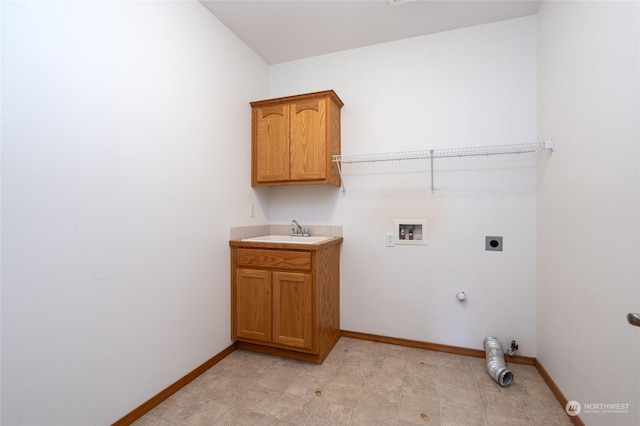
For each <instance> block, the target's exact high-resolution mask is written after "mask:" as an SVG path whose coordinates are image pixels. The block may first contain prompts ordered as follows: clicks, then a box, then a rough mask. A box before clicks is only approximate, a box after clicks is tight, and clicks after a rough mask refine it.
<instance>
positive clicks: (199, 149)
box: [1, 2, 268, 425]
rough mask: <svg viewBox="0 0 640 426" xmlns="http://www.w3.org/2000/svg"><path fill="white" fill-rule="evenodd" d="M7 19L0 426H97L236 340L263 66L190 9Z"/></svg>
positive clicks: (36, 7) (130, 6)
mask: <svg viewBox="0 0 640 426" xmlns="http://www.w3.org/2000/svg"><path fill="white" fill-rule="evenodd" d="M2 8H3V10H2V42H3V44H2V78H3V80H2V104H3V105H2V255H3V257H2V418H1V422H2V424H6V425H16V424H27V425H36V424H38V425H47V424H57V425H89V424H109V423H111V422H113V421H115V420H117V419H118V418H120V417H121V416H123V415H124V414H126V413H127V412H129V411H130V410H132V409H134V408H135V407H137V406H139V405H140V404H141V403H143V402H144V401H145V400H147V399H148V398H150V397H151V396H153V395H154V394H156V393H157V392H159V391H160V390H162V389H164V388H165V387H166V386H168V385H169V384H171V383H173V382H174V381H175V380H177V379H178V378H181V377H182V376H184V375H185V374H186V373H188V372H189V371H191V370H192V369H193V368H195V367H196V366H198V365H199V364H201V363H202V362H204V361H206V360H207V359H209V358H210V357H212V356H213V355H215V354H216V353H218V352H220V351H221V350H222V349H224V348H225V347H227V346H228V345H229V344H230V343H231V342H230V339H229V255H228V251H229V249H228V243H227V240H228V232H229V227H230V226H232V225H233V226H237V225H248V224H249V223H248V221H249V219H248V206H249V204H250V203H257V202H258V201H259V200H258V199H257V198H256V195H255V194H254V192H253V191H251V189H250V176H249V167H250V164H249V155H250V148H249V147H250V143H249V141H250V126H249V123H250V110H249V107H248V102H249V101H250V100H253V99H260V98H263V97H265V96H266V95H267V77H268V75H267V66H266V64H265V63H264V62H263V61H262V60H260V59H259V58H258V57H257V55H256V54H255V53H254V52H252V51H251V50H249V49H248V48H247V47H246V45H244V44H243V43H241V42H240V41H239V40H238V39H237V38H236V37H235V36H234V35H233V34H232V33H231V32H230V31H229V30H228V29H227V28H225V27H224V26H223V25H222V24H221V23H220V22H219V21H217V20H216V19H215V18H214V17H213V16H212V15H211V13H209V12H208V11H207V10H206V9H204V8H203V7H202V5H200V4H199V3H197V2H39V3H35V2H3V5H2ZM256 213H257V216H258V217H257V218H256V219H254V221H253V222H260V223H265V222H266V219H265V215H264V212H262V211H260V210H258V211H257V212H256ZM245 217H246V218H247V219H246V220H247V223H244V219H242V218H245ZM253 222H252V223H253Z"/></svg>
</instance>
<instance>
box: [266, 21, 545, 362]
mask: <svg viewBox="0 0 640 426" xmlns="http://www.w3.org/2000/svg"><path fill="white" fill-rule="evenodd" d="M330 88H331V89H334V90H335V91H336V93H338V95H339V96H340V97H341V99H342V100H343V101H344V103H345V106H344V108H343V109H342V124H343V126H342V152H343V153H344V154H352V153H374V152H385V151H400V150H412V149H429V148H448V147H467V146H476V145H499V144H513V143H525V142H535V141H536V18H535V17H526V18H520V19H514V20H509V21H503V22H499V23H494V24H490V25H483V26H477V27H471V28H466V29H461V30H456V31H449V32H444V33H439V34H434V35H429V36H424V37H417V38H412V39H407V40H402V41H397V42H392V43H386V44H381V45H376V46H371V47H366V48H360V49H355V50H350V51H344V52H339V53H335V54H330V55H325V56H319V57H314V58H310V59H304V60H300V61H294V62H289V63H284V64H280V65H274V66H271V67H270V84H269V90H270V94H271V96H284V95H290V94H296V93H304V92H311V91H316V90H325V89H330ZM474 165H475V163H473V162H472V163H465V164H463V163H458V164H457V166H458V169H457V170H458V172H457V174H458V175H459V176H457V177H456V178H455V179H454V180H452V181H446V179H445V181H442V179H443V178H444V177H446V176H445V174H439V175H437V176H436V179H441V180H436V192H435V193H434V194H433V195H432V194H431V193H430V191H428V189H427V186H428V184H429V183H428V179H422V180H420V179H419V178H418V177H416V176H414V175H410V176H409V175H404V174H401V173H395V174H390V175H383V174H374V175H372V176H370V177H369V178H367V179H359V178H354V179H351V180H349V179H345V182H346V185H347V194H346V195H345V196H343V195H342V194H341V193H340V191H339V190H338V189H337V188H335V187H333V188H332V187H285V188H272V189H269V197H270V204H269V220H270V222H272V223H287V222H289V221H290V220H291V219H293V218H296V219H297V220H298V221H299V222H300V223H302V224H304V223H321V224H324V223H327V224H338V225H343V226H344V238H345V240H344V245H343V250H342V256H341V262H342V263H341V267H342V271H341V272H342V276H341V286H342V292H341V297H342V300H341V316H342V324H341V326H342V328H343V329H346V330H354V331H359V332H368V333H374V334H380V335H386V336H393V337H402V338H408V339H415V340H420V341H427V342H434V343H441V344H448V345H457V346H463V347H471V348H482V342H483V339H484V338H485V337H487V336H489V335H496V336H497V337H499V338H500V339H501V340H502V341H503V343H504V344H505V345H506V344H508V343H509V342H510V341H511V339H516V340H518V341H519V342H520V348H521V350H520V353H521V354H523V355H528V356H535V354H536V348H535V344H536V342H535V316H536V312H535V279H536V276H535V275H536V268H535V246H536V196H535V168H534V169H533V170H528V172H527V173H529V177H530V178H531V176H533V185H531V180H528V181H526V180H525V184H523V185H514V186H509V185H504V186H500V185H498V186H497V187H496V186H494V185H483V184H477V183H476V182H475V181H476V180H477V179H478V177H479V176H480V175H481V173H479V172H475V171H468V170H465V168H466V167H469V166H471V167H473V166H474ZM403 167H404V166H403ZM412 167H413V166H412ZM503 173H504V174H503ZM511 173H512V172H510V171H508V170H501V171H499V172H498V174H497V176H498V179H501V180H503V181H507V183H508V182H509V179H510V178H511V177H512V174H511ZM423 178H424V177H423ZM502 183H504V182H502ZM469 186H472V187H473V188H471V189H469ZM403 218H404V219H421V218H424V219H426V220H427V228H428V230H427V240H428V245H427V246H419V247H416V246H411V247H407V246H403V247H400V246H396V247H393V248H387V247H385V244H384V234H385V233H386V232H392V231H393V229H392V228H393V223H394V219H403ZM487 235H501V236H503V237H504V246H505V250H504V251H503V252H501V253H498V252H486V251H485V249H484V238H485V236H487ZM459 290H463V291H465V292H466V293H467V295H468V302H467V303H466V304H460V303H459V302H458V301H457V300H456V297H455V295H456V293H457V291H459Z"/></svg>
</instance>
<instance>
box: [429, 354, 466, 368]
mask: <svg viewBox="0 0 640 426" xmlns="http://www.w3.org/2000/svg"><path fill="white" fill-rule="evenodd" d="M437 358H438V366H439V367H444V368H457V369H460V370H467V369H469V370H470V369H471V361H470V360H469V358H470V357H468V356H463V355H457V354H449V353H445V352H437Z"/></svg>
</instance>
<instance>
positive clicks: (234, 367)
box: [134, 337, 572, 426]
mask: <svg viewBox="0 0 640 426" xmlns="http://www.w3.org/2000/svg"><path fill="white" fill-rule="evenodd" d="M485 367H486V364H485V359H484V358H473V357H467V356H462V355H453V354H447V353H443V352H434V351H428V350H422V349H414V348H407V347H403V346H395V345H389V344H384V343H376V342H370V341H366V340H358V339H351V338H346V337H342V338H340V340H339V341H338V343H337V344H336V346H335V348H334V349H333V351H332V352H331V354H330V355H329V357H327V359H326V360H325V362H324V363H323V364H322V365H316V364H308V363H304V362H299V361H292V360H287V359H282V358H278V357H273V356H268V355H262V354H256V353H252V352H246V351H240V350H237V351H235V352H233V353H232V354H231V355H229V356H228V357H226V358H225V359H223V360H222V361H221V362H219V363H218V364H216V365H215V366H213V367H212V368H211V369H209V370H208V371H207V372H205V373H204V374H202V375H201V376H200V377H198V378H197V379H195V380H194V381H193V382H191V383H189V384H188V385H187V386H185V387H184V388H182V389H181V390H180V391H179V392H177V393H175V394H174V395H172V396H171V397H169V398H168V399H166V400H165V401H164V402H163V403H162V404H160V405H158V406H157V407H155V408H154V409H153V410H151V411H150V412H149V413H147V414H146V415H145V416H143V417H142V418H140V419H139V420H138V421H137V422H135V423H134V425H135V426H148V425H153V426H191V425H331V426H334V425H366V426H373V425H405V426H406V425H455V426H462V425H509V426H518V425H544V426H552V425H571V424H572V423H571V421H570V420H569V417H568V416H567V415H566V414H565V412H564V409H563V408H562V407H561V406H560V404H559V403H558V401H557V400H556V399H555V397H554V396H553V394H552V393H551V391H550V390H549V388H548V387H547V385H546V384H545V383H544V381H543V380H542V378H541V377H540V375H539V374H538V372H537V371H536V369H535V367H533V366H528V365H521V364H509V368H510V369H511V371H512V372H513V375H514V384H513V385H512V386H510V387H508V388H503V387H500V386H499V385H498V384H497V383H495V382H494V381H493V380H492V379H491V378H490V377H489V375H488V374H487V372H486V369H485Z"/></svg>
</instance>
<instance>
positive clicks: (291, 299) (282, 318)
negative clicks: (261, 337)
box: [273, 272, 313, 349]
mask: <svg viewBox="0 0 640 426" xmlns="http://www.w3.org/2000/svg"><path fill="white" fill-rule="evenodd" d="M312 332H313V283H312V279H311V275H310V274H304V273H298V272H273V342H274V343H279V344H282V345H287V346H293V347H296V348H302V349H311V347H312V343H313V341H312V340H313V339H312V334H313V333H312Z"/></svg>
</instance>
